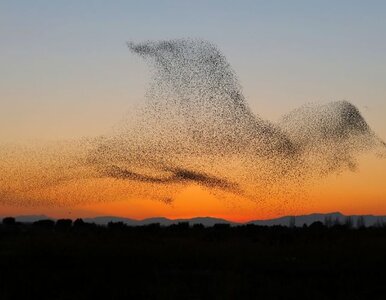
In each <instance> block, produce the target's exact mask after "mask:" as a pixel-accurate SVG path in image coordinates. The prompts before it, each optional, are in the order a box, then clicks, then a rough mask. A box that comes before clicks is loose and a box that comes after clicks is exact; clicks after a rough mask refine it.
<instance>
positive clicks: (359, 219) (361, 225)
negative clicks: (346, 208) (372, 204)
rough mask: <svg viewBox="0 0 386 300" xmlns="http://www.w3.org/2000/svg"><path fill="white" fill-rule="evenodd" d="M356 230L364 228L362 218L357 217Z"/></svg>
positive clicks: (363, 219)
mask: <svg viewBox="0 0 386 300" xmlns="http://www.w3.org/2000/svg"><path fill="white" fill-rule="evenodd" d="M357 228H361V229H362V228H366V222H365V218H364V217H363V216H359V217H358V219H357Z"/></svg>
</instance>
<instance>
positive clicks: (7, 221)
mask: <svg viewBox="0 0 386 300" xmlns="http://www.w3.org/2000/svg"><path fill="white" fill-rule="evenodd" d="M3 225H5V226H15V225H16V220H15V218H13V217H6V218H4V219H3Z"/></svg>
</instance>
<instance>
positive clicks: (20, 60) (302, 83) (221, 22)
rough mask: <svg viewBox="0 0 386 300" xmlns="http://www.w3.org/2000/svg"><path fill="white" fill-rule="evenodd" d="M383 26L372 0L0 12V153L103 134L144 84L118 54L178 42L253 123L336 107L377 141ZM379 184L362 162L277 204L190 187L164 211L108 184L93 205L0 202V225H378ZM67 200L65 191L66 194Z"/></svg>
mask: <svg viewBox="0 0 386 300" xmlns="http://www.w3.org/2000/svg"><path fill="white" fill-rule="evenodd" d="M385 15H386V2H385V1H375V0H374V1H369V2H365V1H354V0H352V1H237V3H236V2H235V1H224V0H222V1H217V0H214V1H72V0H69V1H48V0H47V1H41V0H36V1H27V0H25V1H19V0H12V1H11V0H10V1H1V2H0V40H1V42H0V65H1V68H0V79H1V80H0V128H1V130H0V145H9V144H23V143H26V142H31V141H33V142H34V143H35V142H36V143H39V142H44V143H46V142H54V141H63V140H74V139H81V138H88V137H97V136H98V135H102V134H105V133H108V132H110V131H111V129H112V128H114V126H115V125H116V124H117V123H118V122H119V121H120V120H122V119H123V118H124V117H128V118H130V112H131V111H132V109H133V108H134V107H136V106H137V105H139V104H140V103H141V102H143V99H144V94H145V91H146V86H147V83H148V81H149V77H150V76H149V69H148V66H147V65H146V63H144V62H143V61H142V60H141V59H139V58H138V57H137V56H134V55H132V54H131V53H130V52H129V51H128V48H127V46H126V42H127V41H134V42H141V41H146V40H165V39H174V38H186V37H188V38H202V39H204V40H208V41H211V42H213V43H215V44H216V45H217V46H218V47H219V49H221V51H222V52H223V53H224V55H225V56H226V57H227V59H228V61H229V62H230V64H231V66H232V67H233V69H234V70H235V72H236V74H237V76H238V79H239V80H240V83H241V85H242V88H243V92H244V95H245V98H246V100H247V102H248V104H249V105H250V107H251V109H252V111H253V112H254V113H256V114H258V115H259V116H261V117H262V118H265V119H268V120H270V121H273V122H274V121H276V120H278V119H279V118H280V117H281V116H282V115H284V114H286V113H287V112H289V111H291V110H293V109H295V108H297V107H299V106H301V105H303V104H305V103H309V102H321V103H325V102H329V101H336V100H348V101H350V102H351V103H352V104H354V105H355V106H356V107H357V108H358V109H359V110H360V112H361V114H362V115H363V117H364V118H365V120H366V121H367V122H368V124H369V125H370V127H371V128H372V129H373V130H374V132H375V133H376V134H377V135H378V136H379V137H380V138H381V139H383V140H386V118H385V113H386V85H385V79H386V39H385V34H386V18H385ZM0 153H1V152H0ZM0 159H2V160H6V158H1V157H0ZM0 176H1V175H0ZM385 179H386V159H385V158H383V159H381V158H379V157H377V156H376V155H373V154H368V155H367V154H366V155H362V156H361V157H360V159H359V168H358V170H357V171H356V172H342V173H340V174H332V175H329V176H328V177H326V178H323V179H321V180H320V181H318V182H317V183H316V184H314V185H312V186H311V187H310V188H308V190H307V195H303V196H301V197H298V196H296V195H295V194H294V195H291V196H289V197H290V199H286V201H284V202H282V201H280V203H281V205H278V204H277V203H276V202H277V201H279V200H278V199H271V200H269V201H268V202H267V201H264V202H259V201H250V200H245V199H241V198H240V199H233V200H229V199H225V198H222V197H221V195H220V196H219V195H216V194H211V193H210V192H209V191H207V190H205V189H203V188H202V187H198V186H196V185H191V186H188V187H185V188H184V189H182V190H181V191H179V192H178V193H177V195H175V199H174V201H173V203H171V204H170V203H169V204H167V203H164V202H162V201H156V200H154V199H147V198H146V197H141V199H132V197H130V196H127V195H125V192H124V188H121V187H120V186H119V184H118V186H115V185H114V184H113V183H109V189H113V191H111V190H110V191H109V193H106V199H102V200H101V201H100V202H98V203H88V204H81V205H79V204H69V205H62V206H35V205H28V206H20V205H17V206H15V205H13V204H12V203H1V201H0V216H2V215H11V214H12V215H23V214H46V215H49V216H52V217H70V218H76V217H90V216H97V215H116V216H125V217H132V218H146V217H154V216H166V217H170V218H181V217H194V216H213V217H223V218H226V219H229V220H236V221H246V220H251V219H258V218H262V219H263V218H270V217H276V216H280V215H287V214H305V213H312V212H331V211H341V212H342V213H346V214H386V184H385V182H386V181H385ZM1 180H2V178H1V177H0V183H1ZM5 180H7V179H5ZM85 184H86V183H85ZM94 188H95V186H94V187H93V188H92V189H94ZM115 188H116V191H115ZM78 189H79V187H68V188H66V189H64V190H63V191H64V193H68V191H69V190H73V191H74V195H76V192H77V191H78ZM93 192H94V193H96V194H98V193H99V194H100V193H101V192H100V191H98V189H97V188H96V189H95V190H93ZM0 197H1V194H0ZM60 197H62V196H60ZM63 201H65V200H63ZM63 201H62V202H63ZM278 203H279V202H278Z"/></svg>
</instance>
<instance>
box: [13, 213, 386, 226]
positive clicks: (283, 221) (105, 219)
mask: <svg viewBox="0 0 386 300" xmlns="http://www.w3.org/2000/svg"><path fill="white" fill-rule="evenodd" d="M348 217H350V218H351V220H352V223H353V225H354V226H355V225H356V224H357V222H358V218H360V217H363V220H364V222H365V224H366V226H372V225H374V224H376V223H377V222H386V216H374V215H350V216H346V215H343V214H342V213H340V212H333V213H326V214H322V213H314V214H309V215H300V216H295V225H296V226H303V225H304V224H306V225H310V224H312V223H314V222H316V221H320V222H323V223H324V222H325V220H327V219H329V220H330V222H332V223H337V222H339V223H342V224H343V223H344V222H345V221H346V220H347V218H348ZM292 218H293V216H283V217H279V218H274V219H267V220H252V221H249V222H245V223H237V222H231V221H228V220H224V219H219V218H212V217H196V218H190V219H168V218H165V217H154V218H147V219H143V220H135V219H130V218H123V217H115V216H99V217H94V218H84V219H83V220H84V221H85V222H88V223H95V224H98V225H107V224H108V223H109V222H123V223H125V224H127V225H129V226H142V225H148V224H153V223H159V224H160V225H161V226H169V225H172V224H178V223H180V222H188V223H190V224H191V225H194V224H203V225H204V226H207V227H210V226H213V225H214V224H230V225H232V226H235V225H241V224H255V225H261V226H274V225H282V226H288V225H289V224H290V222H291V219H292ZM15 219H16V221H18V222H23V223H32V222H35V221H38V220H42V219H52V220H54V219H53V218H50V217H47V216H46V215H25V216H16V217H15Z"/></svg>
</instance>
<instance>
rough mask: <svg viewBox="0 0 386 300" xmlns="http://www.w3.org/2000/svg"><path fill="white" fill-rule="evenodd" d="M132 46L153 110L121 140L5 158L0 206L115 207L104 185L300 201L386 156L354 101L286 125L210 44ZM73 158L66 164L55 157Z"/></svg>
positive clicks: (159, 193)
mask: <svg viewBox="0 0 386 300" xmlns="http://www.w3.org/2000/svg"><path fill="white" fill-rule="evenodd" d="M128 47H129V49H130V50H131V52H133V53H135V54H137V55H139V56H140V57H142V58H143V59H145V60H146V61H147V62H148V63H149V65H150V66H151V70H152V71H153V72H152V80H151V83H150V86H149V88H148V90H147V92H146V95H145V101H144V103H143V107H142V108H141V109H140V110H139V111H138V112H136V113H133V114H131V115H130V116H129V119H128V120H126V121H125V122H123V123H122V124H120V126H118V129H117V130H115V131H114V133H112V134H110V135H105V136H101V137H99V138H95V139H87V140H82V141H77V142H75V143H70V144H71V145H70V146H67V147H63V146H61V147H58V148H60V149H62V151H56V150H55V149H56V147H57V146H56V147H50V150H47V149H46V150H45V149H37V150H35V151H24V150H18V151H16V152H15V151H14V152H12V151H10V150H9V149H8V150H5V149H3V150H2V151H3V155H4V158H3V159H2V162H0V164H1V165H2V167H3V168H5V170H7V171H6V172H4V173H3V174H2V175H0V176H2V178H1V177H0V201H3V202H7V203H12V204H17V205H20V204H26V203H28V204H39V203H45V204H47V203H52V204H54V205H59V204H66V203H70V202H71V203H73V202H74V201H75V202H87V201H107V200H112V198H111V197H110V196H109V194H108V193H107V194H106V193H104V192H101V186H104V189H103V191H106V190H109V191H112V190H114V189H119V188H120V189H122V188H123V186H125V188H123V190H124V191H125V192H124V193H137V194H140V195H146V196H148V197H154V198H157V199H161V200H164V201H170V199H172V198H173V196H174V195H175V193H176V192H178V191H179V190H181V188H184V187H185V186H186V185H189V184H197V185H200V186H202V187H204V188H208V189H209V190H210V191H211V192H213V193H218V192H221V193H226V194H229V195H239V196H242V197H247V198H250V199H254V200H264V199H268V198H273V197H280V195H283V194H284V195H287V194H288V193H289V191H291V190H292V191H295V193H296V191H299V190H301V189H302V187H304V186H305V185H306V184H307V183H309V182H312V181H315V180H318V179H319V178H320V177H323V176H327V175H328V174H330V173H332V172H340V171H343V170H345V169H348V170H355V168H356V158H357V156H358V154H360V153H363V152H366V151H370V150H373V149H377V148H383V149H384V148H385V143H384V142H383V141H381V140H380V139H379V138H378V137H377V136H376V135H375V134H374V133H373V131H372V130H371V129H370V128H369V126H368V125H367V123H366V121H365V120H364V119H363V117H362V116H361V114H360V112H359V111H358V109H357V108H356V107H355V106H353V105H352V104H350V103H349V102H346V101H337V102H331V103H327V104H308V105H304V106H303V107H301V108H299V109H296V110H294V111H293V112H290V113H289V114H287V115H285V116H284V117H283V118H282V119H281V120H280V121H279V122H277V123H273V122H269V121H267V120H264V119H262V118H261V117H260V116H257V115H255V114H254V113H253V112H252V111H251V110H250V108H249V107H248V104H247V102H246V100H245V98H244V96H243V94H242V89H241V87H240V84H239V82H238V80H237V77H236V75H235V73H234V71H233V70H232V68H231V66H230V65H229V63H228V62H227V60H226V58H225V56H224V55H223V54H222V53H221V52H220V51H219V49H218V48H217V47H216V46H215V45H214V44H212V43H210V42H207V41H203V40H195V39H177V40H169V41H148V42H143V43H138V44H135V43H131V42H130V43H128ZM52 148H54V150H52ZM35 149H36V148H35ZM63 149H66V150H63ZM63 151H64V152H66V153H67V154H66V156H63V155H62V154H60V155H59V154H57V155H55V153H59V152H63ZM383 151H384V150H383ZM10 153H14V154H10ZM15 153H17V154H15ZM50 153H51V154H50ZM23 161H27V163H26V164H25V163H23ZM28 166H30V169H28ZM15 182H18V183H19V184H16V185H15ZM91 182H94V183H93V184H94V187H95V185H97V186H98V195H95V188H94V189H91V190H93V192H92V193H93V195H91V196H86V194H87V189H88V187H90V184H91ZM63 186H67V187H69V186H71V187H72V189H74V187H77V186H78V188H75V190H76V191H77V196H76V195H73V196H74V197H73V198H71V200H70V199H69V198H66V197H64V198H63V195H61V196H60V197H59V196H58V195H59V193H62V192H63ZM42 190H44V191H45V192H46V194H45V195H46V196H44V197H43V196H42V194H44V193H42V192H41V191H42ZM85 190H86V192H85ZM23 191H24V192H23ZM38 191H40V193H39V192H38ZM47 191H49V192H48V193H47ZM124 193H123V194H124ZM17 195H19V196H17ZM47 195H48V196H47ZM55 197H58V198H60V199H61V200H60V201H58V200H55ZM109 197H110V198H109ZM120 197H122V196H120ZM29 198H30V199H29ZM28 199H29V200H28Z"/></svg>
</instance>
